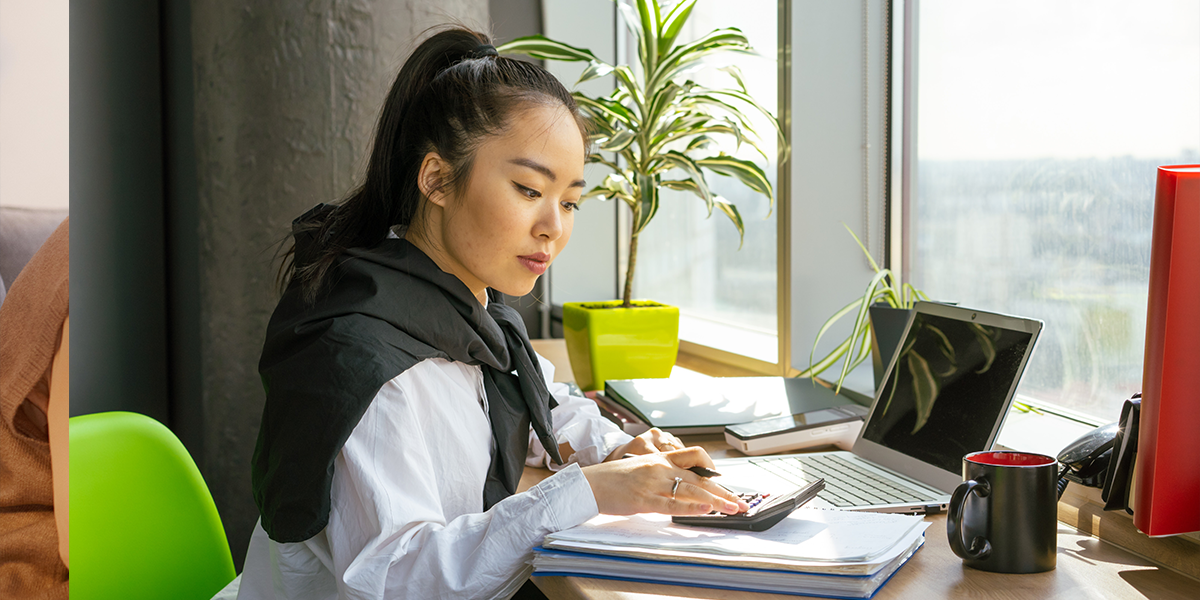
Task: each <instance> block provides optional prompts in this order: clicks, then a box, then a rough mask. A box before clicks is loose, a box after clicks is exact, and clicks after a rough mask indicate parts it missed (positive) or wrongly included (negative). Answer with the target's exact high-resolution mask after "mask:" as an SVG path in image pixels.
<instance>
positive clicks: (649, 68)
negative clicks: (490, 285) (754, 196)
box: [497, 0, 787, 390]
mask: <svg viewBox="0 0 1200 600" xmlns="http://www.w3.org/2000/svg"><path fill="white" fill-rule="evenodd" d="M695 4H696V0H681V1H680V2H677V3H674V4H669V3H664V6H660V5H659V2H657V1H653V0H634V2H633V3H632V4H629V3H624V2H618V6H619V7H620V11H621V15H622V18H623V19H624V20H625V21H626V23H627V24H628V25H629V29H630V30H631V31H632V32H633V35H634V37H635V38H636V39H637V47H638V61H637V64H636V65H635V66H630V65H617V66H613V65H609V64H607V63H605V62H604V61H601V60H600V59H598V58H597V57H596V56H595V55H594V54H593V53H592V52H591V51H589V50H585V49H581V48H576V47H573V46H570V45H568V44H564V43H562V42H557V41H554V40H551V39H548V38H546V37H544V36H540V35H534V36H528V37H523V38H519V39H516V40H513V41H511V42H509V43H507V44H504V45H502V46H500V47H499V48H497V50H498V51H499V52H502V53H519V54H525V55H528V56H530V57H533V58H538V59H546V60H562V61H574V62H585V63H587V67H586V68H585V69H584V71H583V74H582V75H581V76H580V78H579V81H578V82H577V83H576V85H578V83H582V82H584V81H589V80H592V79H596V78H598V77H603V76H605V75H608V74H610V73H611V74H613V75H614V76H615V79H616V89H615V90H614V91H613V92H612V93H610V94H608V95H607V96H603V97H592V96H588V95H586V94H583V93H581V92H575V94H574V96H575V99H576V101H577V102H578V103H579V106H580V108H581V109H582V110H583V111H584V112H585V113H586V114H587V115H588V116H589V117H590V118H591V122H592V125H593V129H594V130H593V133H592V136H591V139H590V140H589V141H590V142H591V143H592V144H593V145H594V146H595V147H597V148H598V149H599V150H600V151H603V152H609V153H612V154H614V155H615V157H616V158H615V159H610V158H609V157H607V156H604V155H603V154H601V153H600V152H593V153H592V154H590V155H589V156H588V158H587V160H588V162H589V163H598V164H602V165H605V166H607V167H608V168H609V169H611V170H612V173H611V174H609V175H608V176H607V177H606V178H605V179H604V181H603V182H601V183H600V185H598V186H596V187H595V188H593V189H591V190H589V191H588V192H586V193H585V194H584V195H583V197H582V199H588V198H595V197H598V198H603V199H606V200H611V199H618V200H621V201H622V202H624V203H625V204H626V205H627V206H628V207H629V209H630V211H631V213H632V219H631V226H630V235H629V260H628V263H627V268H626V271H625V288H624V293H623V297H622V299H621V300H614V301H609V302H589V303H567V304H565V305H564V306H563V329H564V337H566V341H567V349H568V353H569V355H570V358H571V368H572V369H573V371H574V374H575V379H576V381H577V382H578V383H579V385H580V387H582V388H583V389H585V390H591V389H597V388H599V387H602V386H603V385H604V381H605V380H606V379H629V378H637V377H666V376H668V375H670V372H671V367H672V366H673V365H674V364H675V356H676V353H677V351H678V349H679V309H678V308H677V307H673V306H665V305H662V304H659V303H657V302H652V301H633V300H632V299H631V296H632V289H633V277H634V273H635V270H636V267H637V257H638V252H637V248H638V235H639V234H641V233H642V231H643V230H645V228H646V226H647V225H648V224H649V223H650V221H651V220H652V219H653V218H654V215H655V213H656V212H657V211H658V203H659V191H660V190H661V189H663V188H666V189H671V190H680V191H685V192H690V193H692V194H694V195H696V196H697V197H699V198H700V199H701V200H703V201H704V203H705V205H706V206H707V207H708V212H709V215H710V216H711V215H712V212H713V210H714V209H717V210H720V211H721V212H722V213H724V214H725V216H727V217H728V218H729V220H730V221H731V222H732V223H733V225H734V226H735V227H737V230H738V233H739V235H741V236H744V235H745V230H744V227H743V223H742V217H741V215H740V214H739V213H738V209H737V207H736V206H734V205H733V204H732V203H731V202H728V201H727V200H725V199H724V198H721V197H720V196H718V195H717V194H715V193H713V192H712V190H711V189H709V185H708V180H707V174H710V173H716V174H718V175H723V176H728V177H734V178H736V179H737V180H739V181H741V182H742V183H743V184H744V185H746V186H747V187H749V188H750V189H752V190H754V191H756V192H758V193H761V194H764V195H766V196H767V197H768V199H769V200H770V202H771V206H772V207H773V206H774V190H773V189H772V186H771V183H770V181H769V180H768V178H767V175H766V173H765V172H763V170H762V168H760V167H759V166H758V165H757V164H755V163H754V162H753V161H749V160H744V159H741V158H737V157H734V156H730V155H728V154H726V153H725V152H722V151H719V150H717V149H715V148H714V146H715V143H716V141H717V140H718V139H722V138H724V139H728V140H731V141H733V142H735V143H736V144H737V146H738V147H740V146H741V145H743V144H745V145H748V146H750V147H751V148H752V149H754V150H755V151H757V153H758V154H760V155H761V156H762V157H763V158H764V159H766V160H769V158H768V157H767V154H766V152H765V151H763V149H762V148H761V146H760V145H759V141H758V140H759V139H760V138H759V137H758V134H757V132H756V131H755V130H754V127H752V125H751V123H750V120H749V118H747V116H746V109H750V110H755V111H758V112H760V113H762V114H764V115H766V116H767V117H768V119H769V121H770V123H771V124H772V126H773V127H774V129H775V133H776V135H777V136H778V137H779V148H780V154H781V155H786V152H787V145H786V142H785V141H784V139H783V132H782V129H781V128H780V126H779V122H778V120H777V119H775V117H774V116H773V115H771V113H770V111H768V110H766V109H765V108H763V107H762V106H761V105H759V104H758V103H757V102H756V101H755V100H754V98H752V97H751V96H750V94H749V93H748V92H747V91H746V86H745V84H744V83H743V80H742V76H741V72H740V71H739V70H738V69H737V68H736V67H733V66H730V67H724V68H722V69H721V71H723V72H724V73H726V74H727V75H728V76H729V78H730V82H731V84H732V85H731V86H729V87H707V86H703V85H700V84H698V83H696V82H695V81H693V80H691V79H689V78H688V76H687V75H688V74H689V73H691V72H693V71H695V70H697V69H698V68H701V67H703V65H702V61H703V60H704V59H705V58H707V57H710V56H712V55H714V54H718V53H723V52H736V53H743V54H752V53H753V50H752V49H751V47H750V43H749V41H748V40H747V39H746V36H745V35H743V34H742V32H741V31H739V30H737V29H735V28H725V29H717V30H714V31H712V32H710V33H708V34H707V35H705V36H703V37H701V38H700V39H698V40H696V41H694V42H689V43H686V44H676V42H677V38H678V37H679V34H680V32H681V31H682V29H683V25H684V23H685V22H687V19H688V16H689V15H690V14H691V12H692V8H693V7H694V6H695Z"/></svg>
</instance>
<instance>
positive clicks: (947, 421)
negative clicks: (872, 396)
mask: <svg viewBox="0 0 1200 600" xmlns="http://www.w3.org/2000/svg"><path fill="white" fill-rule="evenodd" d="M968 312H969V311H968ZM1033 338H1034V334H1033V333H1027V332H1024V331H1013V330H1009V329H1004V328H1001V327H996V326H994V325H984V324H980V323H976V322H971V321H962V320H958V319H953V318H949V317H944V316H939V315H933V314H929V313H925V312H917V314H915V315H914V316H913V323H912V325H911V327H910V328H909V330H908V334H907V335H906V336H905V339H904V342H903V343H902V344H901V346H900V349H899V350H898V353H899V357H898V358H896V363H895V365H894V366H893V368H892V369H891V371H889V373H888V375H887V379H886V380H885V381H884V384H883V390H882V394H881V395H880V396H878V398H877V400H876V402H875V405H874V407H873V412H872V414H871V416H870V418H869V419H868V421H867V426H866V429H865V430H864V431H863V433H862V439H866V440H869V441H871V442H874V443H876V444H879V445H881V446H885V447H887V448H890V449H892V450H895V451H897V452H900V453H902V454H906V455H908V456H911V457H913V458H916V459H918V460H921V461H924V462H927V463H930V464H932V465H934V466H936V467H939V468H941V469H944V470H946V471H951V472H956V473H957V472H959V471H960V470H961V467H962V457H963V455H965V454H968V453H970V452H975V451H978V450H986V449H987V446H988V445H989V443H988V441H989V437H990V436H991V434H992V431H993V429H994V428H995V427H996V424H997V422H998V420H999V419H1000V418H1001V416H1002V415H1003V413H1004V411H1006V410H1007V409H1008V399H1009V392H1010V391H1011V389H1012V386H1013V382H1014V381H1015V380H1016V378H1017V376H1018V374H1019V372H1020V371H1021V370H1022V367H1023V362H1024V359H1025V356H1026V354H1027V351H1028V350H1029V346H1030V344H1031V343H1033Z"/></svg>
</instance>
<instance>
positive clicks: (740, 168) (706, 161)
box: [696, 153, 775, 207]
mask: <svg viewBox="0 0 1200 600" xmlns="http://www.w3.org/2000/svg"><path fill="white" fill-rule="evenodd" d="M696 164H698V165H700V166H701V167H704V168H706V169H708V170H710V171H714V172H716V173H720V174H721V175H725V176H729V177H736V178H738V179H739V180H740V181H741V182H742V183H743V184H745V185H746V187H748V188H750V189H752V190H754V191H756V192H758V193H760V194H762V195H764V196H766V197H767V200H768V201H769V202H770V206H772V207H773V206H774V205H775V191H774V190H773V189H772V188H771V181H770V180H768V179H767V174H766V173H764V172H763V170H762V168H760V167H759V166H758V165H756V164H754V163H752V162H750V161H748V160H742V159H740V158H734V157H732V156H729V155H727V154H725V153H721V154H719V155H717V156H710V157H707V158H701V159H698V160H696Z"/></svg>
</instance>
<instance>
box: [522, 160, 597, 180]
mask: <svg viewBox="0 0 1200 600" xmlns="http://www.w3.org/2000/svg"><path fill="white" fill-rule="evenodd" d="M508 162H509V163H511V164H514V165H521V166H522V167H526V168H529V169H533V170H534V171H537V172H538V173H541V174H542V175H545V176H546V178H547V179H549V180H550V181H558V176H557V175H555V174H554V171H551V170H550V168H549V167H547V166H546V165H543V164H542V163H539V162H537V161H535V160H533V159H529V158H520V157H518V158H510V159H509V160H508ZM586 186H587V183H586V182H584V181H583V180H582V179H576V180H575V181H572V182H571V185H569V186H567V187H586Z"/></svg>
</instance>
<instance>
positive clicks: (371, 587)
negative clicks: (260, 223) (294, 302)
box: [238, 356, 632, 600]
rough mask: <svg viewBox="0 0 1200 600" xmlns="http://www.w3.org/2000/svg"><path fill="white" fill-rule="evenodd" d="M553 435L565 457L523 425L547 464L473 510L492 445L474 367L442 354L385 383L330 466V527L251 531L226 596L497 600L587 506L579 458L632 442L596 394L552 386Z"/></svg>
mask: <svg viewBox="0 0 1200 600" xmlns="http://www.w3.org/2000/svg"><path fill="white" fill-rule="evenodd" d="M538 358H539V360H540V362H541V365H542V369H543V373H544V374H545V376H546V380H547V385H548V386H549V388H550V391H551V393H552V394H553V396H554V398H555V400H557V401H558V407H557V408H555V409H554V410H553V411H552V415H553V417H552V419H553V425H554V436H555V438H556V440H557V441H558V443H559V444H562V443H564V442H567V443H570V444H571V447H572V448H574V449H575V454H574V455H573V456H571V457H570V458H568V457H565V456H564V457H563V458H564V459H565V460H567V461H568V464H567V465H566V466H564V467H559V466H557V465H552V464H550V459H549V457H548V455H547V453H546V451H545V450H544V449H543V448H542V445H541V442H540V441H538V439H537V436H536V435H534V434H533V432H532V430H531V431H530V435H529V454H528V456H527V458H526V464H527V465H529V466H548V467H550V469H551V470H555V471H557V473H555V474H554V475H552V476H550V477H549V478H547V479H546V480H544V481H542V482H541V483H539V484H537V485H535V486H533V487H532V488H530V489H529V490H528V491H525V492H522V493H519V494H514V495H512V496H510V497H508V498H506V499H504V500H503V501H501V502H499V503H497V504H496V505H495V506H493V507H492V508H491V509H489V510H487V511H486V512H485V511H484V510H483V484H484V481H485V480H486V479H487V472H488V467H489V465H490V464H491V455H492V430H491V423H490V421H489V420H488V416H487V412H486V411H487V400H486V395H485V394H484V388H483V372H482V370H481V369H480V367H478V366H470V365H466V364H463V363H459V362H452V361H447V360H442V359H429V360H425V361H422V362H421V363H418V364H417V365H415V366H413V367H412V368H410V369H408V370H407V371H405V372H404V373H401V374H400V375H397V376H396V378H394V379H392V380H391V381H389V382H387V383H386V384H384V386H383V387H382V388H381V389H380V390H379V392H378V394H376V396H375V399H374V400H373V401H372V402H371V404H370V406H369V407H368V408H367V411H366V413H365V414H363V417H362V420H360V421H359V422H358V425H357V426H355V428H354V431H353V432H352V433H351V434H350V438H349V439H348V440H347V441H346V445H345V446H344V447H343V448H342V450H341V452H340V453H339V454H338V456H337V458H336V459H335V462H334V473H333V484H332V490H331V492H330V501H331V508H330V514H329V523H328V525H326V527H325V529H323V530H322V531H321V532H320V533H318V534H317V535H316V536H314V537H312V538H310V539H308V540H306V541H303V542H299V543H290V544H281V543H277V542H275V541H272V540H271V539H270V538H269V537H267V534H266V532H265V531H264V530H263V528H262V522H261V521H260V522H259V524H258V525H257V526H256V527H255V530H254V534H253V536H252V537H251V539H250V548H249V550H248V552H247V555H246V564H245V569H244V571H243V573H242V576H241V586H240V590H239V594H238V600H268V599H270V600H282V599H285V598H286V599H290V600H300V599H303V600H327V599H328V600H332V599H335V598H336V599H339V600H341V599H346V600H350V599H353V600H368V599H370V600H383V599H385V598H386V599H388V600H392V599H397V598H421V599H432V598H456V599H457V598H507V597H509V596H511V595H512V594H514V593H516V591H517V589H518V588H520V586H521V584H522V583H523V582H524V581H525V579H526V578H528V577H529V574H530V572H531V570H532V568H531V567H530V566H529V564H528V562H529V560H530V558H531V557H532V555H533V547H534V546H537V545H538V544H540V543H541V540H542V537H543V536H545V535H546V534H547V533H550V532H553V531H559V530H562V529H566V528H569V527H573V526H575V525H578V524H580V523H583V522H584V521H586V520H588V519H590V518H592V517H593V516H595V515H596V514H597V508H596V501H595V498H594V496H593V495H592V490H591V487H590V486H589V485H588V482H587V479H586V478H585V477H584V475H583V472H582V471H581V470H580V468H579V467H580V466H586V465H590V464H595V463H598V462H601V461H603V460H604V458H605V457H607V456H608V455H609V453H611V452H612V451H613V450H614V449H615V448H616V447H617V446H620V445H621V444H625V443H627V442H629V440H630V439H632V438H631V437H630V436H628V435H626V434H625V433H623V432H622V431H621V430H620V429H618V428H617V427H616V426H615V425H613V424H612V423H611V422H610V421H608V420H607V419H605V418H604V417H602V416H601V415H600V413H599V411H598V410H597V409H596V405H595V403H593V402H592V401H591V400H588V399H587V398H580V397H578V396H571V395H570V394H569V393H568V391H567V390H568V388H567V386H566V385H565V384H561V383H551V382H552V380H553V377H554V366H553V365H551V364H550V362H549V361H547V360H545V359H544V358H542V357H540V356H539V357H538Z"/></svg>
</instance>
